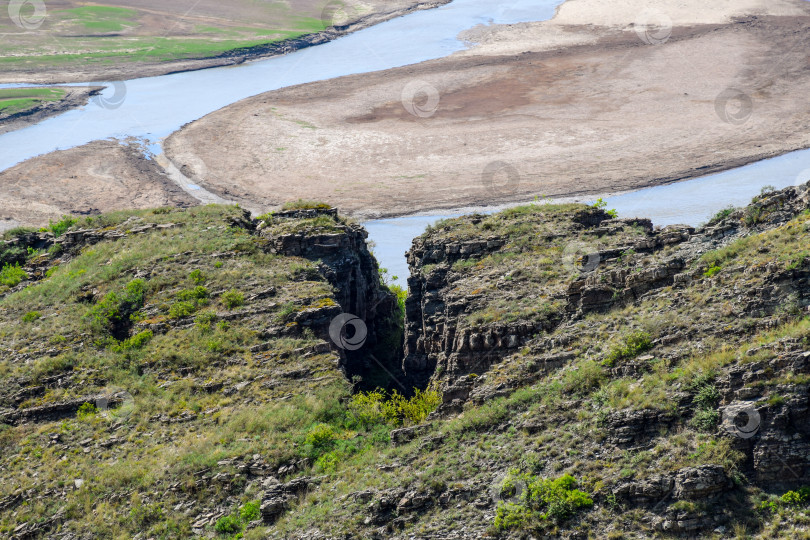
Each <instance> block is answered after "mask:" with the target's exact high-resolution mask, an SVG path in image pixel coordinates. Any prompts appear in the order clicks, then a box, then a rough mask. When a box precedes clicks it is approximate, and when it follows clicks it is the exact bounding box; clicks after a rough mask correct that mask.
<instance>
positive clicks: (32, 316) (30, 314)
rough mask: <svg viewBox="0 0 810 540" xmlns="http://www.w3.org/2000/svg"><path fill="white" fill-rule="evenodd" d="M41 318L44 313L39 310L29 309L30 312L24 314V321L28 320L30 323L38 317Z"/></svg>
mask: <svg viewBox="0 0 810 540" xmlns="http://www.w3.org/2000/svg"><path fill="white" fill-rule="evenodd" d="M41 318H42V313H40V312H39V311H29V312H28V313H26V314H25V315H23V317H22V321H23V322H26V323H30V322H34V321H36V320H37V319H41Z"/></svg>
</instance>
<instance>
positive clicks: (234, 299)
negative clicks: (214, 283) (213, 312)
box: [221, 290, 245, 309]
mask: <svg viewBox="0 0 810 540" xmlns="http://www.w3.org/2000/svg"><path fill="white" fill-rule="evenodd" d="M221 299H222V305H224V306H225V307H226V308H228V309H236V308H238V307H240V306H243V305H245V295H244V294H242V293H241V292H239V291H233V290H231V291H227V292H224V293H222V298H221Z"/></svg>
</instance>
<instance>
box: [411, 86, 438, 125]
mask: <svg viewBox="0 0 810 540" xmlns="http://www.w3.org/2000/svg"><path fill="white" fill-rule="evenodd" d="M440 100H441V98H440V96H439V91H438V90H436V87H435V86H433V85H432V84H430V83H427V82H425V81H411V82H409V83H408V84H406V85H405V88H403V89H402V106H403V107H405V110H406V111H408V113H410V114H412V115H413V116H416V117H417V118H430V117H431V116H433V115H434V114H436V110H437V109H438V108H439V101H440Z"/></svg>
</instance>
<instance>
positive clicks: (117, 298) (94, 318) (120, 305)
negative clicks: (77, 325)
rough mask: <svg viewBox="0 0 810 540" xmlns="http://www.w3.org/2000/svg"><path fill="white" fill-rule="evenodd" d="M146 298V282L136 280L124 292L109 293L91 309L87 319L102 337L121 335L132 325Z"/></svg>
mask: <svg viewBox="0 0 810 540" xmlns="http://www.w3.org/2000/svg"><path fill="white" fill-rule="evenodd" d="M145 298H146V282H145V281H144V280H142V279H134V280H132V281H130V282H129V283H127V285H126V286H125V287H124V289H123V291H120V292H111V293H108V294H107V295H106V296H105V297H104V298H103V299H102V300H101V301H100V302H98V303H97V304H96V305H95V306H93V307H92V308H90V310H89V311H88V312H87V314H86V315H85V319H87V320H88V321H89V322H90V326H91V328H92V329H93V330H94V331H95V332H97V333H99V334H102V335H108V334H111V335H113V336H116V337H117V336H118V335H120V333H121V331H122V329H125V328H126V327H128V326H129V324H130V323H131V317H132V316H133V315H134V314H135V313H136V312H137V311H138V310H139V309H141V307H143V303H144V300H145Z"/></svg>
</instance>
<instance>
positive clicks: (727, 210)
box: [709, 206, 736, 225]
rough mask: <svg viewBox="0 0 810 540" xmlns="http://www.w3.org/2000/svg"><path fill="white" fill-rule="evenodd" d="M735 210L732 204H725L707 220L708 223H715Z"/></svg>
mask: <svg viewBox="0 0 810 540" xmlns="http://www.w3.org/2000/svg"><path fill="white" fill-rule="evenodd" d="M735 210H736V208H734V207H733V206H727V207H726V208H723V209H722V210H720V211H719V212H717V213H716V214H715V215H714V216H712V219H710V220H709V225H714V224H716V223H719V222H721V221H723V220H724V219H726V218H727V217H728V216H730V215H731V214H733V213H734V211H735Z"/></svg>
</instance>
